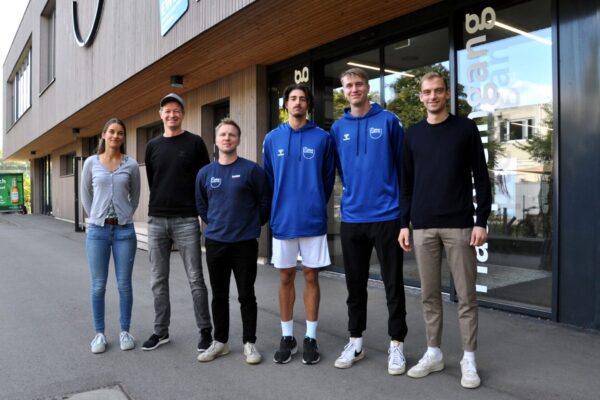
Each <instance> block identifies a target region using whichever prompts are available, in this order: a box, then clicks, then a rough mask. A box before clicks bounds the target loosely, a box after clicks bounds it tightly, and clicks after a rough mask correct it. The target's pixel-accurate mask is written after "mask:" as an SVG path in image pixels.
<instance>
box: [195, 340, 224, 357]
mask: <svg viewBox="0 0 600 400" xmlns="http://www.w3.org/2000/svg"><path fill="white" fill-rule="evenodd" d="M225 354H229V346H228V345H227V343H221V342H218V341H216V340H213V341H212V343H211V344H210V346H209V347H208V349H206V351H204V352H202V353H200V354H199V355H198V361H200V362H207V361H212V360H214V359H215V358H217V357H220V356H224V355H225Z"/></svg>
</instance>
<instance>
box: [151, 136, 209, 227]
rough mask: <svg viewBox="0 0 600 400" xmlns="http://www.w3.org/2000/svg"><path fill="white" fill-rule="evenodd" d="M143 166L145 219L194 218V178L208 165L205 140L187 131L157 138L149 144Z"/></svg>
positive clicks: (195, 214) (195, 213)
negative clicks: (147, 197)
mask: <svg viewBox="0 0 600 400" xmlns="http://www.w3.org/2000/svg"><path fill="white" fill-rule="evenodd" d="M145 162H146V175H147V177H148V185H149V187H150V204H149V206H148V215H149V216H153V217H196V216H197V215H198V212H197V210H196V201H195V183H196V175H197V174H198V171H199V170H200V168H202V167H203V166H205V165H207V164H208V163H209V158H208V151H207V150H206V145H205V144H204V140H202V138H201V137H200V136H198V135H194V134H192V133H190V132H187V131H185V132H183V133H182V134H180V135H177V136H171V137H165V136H159V137H157V138H154V139H152V140H151V141H149V142H148V144H147V146H146V157H145Z"/></svg>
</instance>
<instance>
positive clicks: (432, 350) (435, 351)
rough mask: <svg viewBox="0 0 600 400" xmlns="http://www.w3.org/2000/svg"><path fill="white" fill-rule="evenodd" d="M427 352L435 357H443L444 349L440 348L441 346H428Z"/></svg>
mask: <svg viewBox="0 0 600 400" xmlns="http://www.w3.org/2000/svg"><path fill="white" fill-rule="evenodd" d="M427 353H429V355H430V356H432V357H433V358H436V359H440V358H442V349H440V348H439V347H431V346H427Z"/></svg>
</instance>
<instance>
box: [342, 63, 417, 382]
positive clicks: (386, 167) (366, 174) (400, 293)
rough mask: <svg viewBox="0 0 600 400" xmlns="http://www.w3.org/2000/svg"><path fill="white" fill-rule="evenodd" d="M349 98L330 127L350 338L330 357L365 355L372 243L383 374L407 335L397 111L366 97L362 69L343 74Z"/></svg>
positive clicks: (396, 363) (346, 364) (399, 358)
mask: <svg viewBox="0 0 600 400" xmlns="http://www.w3.org/2000/svg"><path fill="white" fill-rule="evenodd" d="M341 83H342V88H343V91H344V96H345V97H346V99H347V100H348V102H349V103H350V108H347V109H346V110H345V112H344V115H343V116H342V118H340V119H338V120H337V121H336V122H335V123H334V124H333V126H332V127H331V135H332V136H333V138H334V140H335V147H336V164H337V168H338V171H339V174H340V177H341V179H342V185H343V192H342V200H341V213H342V223H341V226H340V233H341V240H342V251H343V254H344V269H345V272H346V286H347V288H348V298H347V300H346V303H347V305H348V331H349V332H350V341H349V342H348V344H347V345H346V346H345V347H344V350H343V351H342V354H341V355H340V356H339V357H338V359H337V360H336V361H335V366H336V367H337V368H350V367H351V366H352V365H353V364H354V363H355V362H356V361H359V360H361V359H362V358H364V355H365V352H364V349H363V343H362V334H363V331H365V330H366V329H367V281H368V279H369V261H370V259H371V253H372V251H373V247H375V251H376V252H377V257H378V258H379V263H380V266H381V277H382V279H383V283H384V286H385V294H386V298H387V306H388V313H389V317H388V335H389V336H390V337H391V342H390V347H389V350H388V373H389V374H391V375H400V374H403V373H404V371H405V369H406V361H405V358H404V353H403V351H404V349H403V345H404V337H405V336H406V332H407V328H406V306H405V297H404V279H403V273H402V250H401V249H400V246H399V244H398V242H397V238H398V234H399V232H400V167H401V162H400V160H401V154H402V141H403V138H404V130H403V129H402V123H401V122H400V120H399V119H398V117H397V116H396V115H394V114H393V113H391V112H389V111H386V110H384V109H382V108H381V106H380V105H379V104H377V103H370V102H369V97H368V96H369V89H370V88H369V78H368V75H367V73H366V72H365V71H363V70H362V69H360V68H351V69H349V70H347V71H345V72H344V73H342V75H341Z"/></svg>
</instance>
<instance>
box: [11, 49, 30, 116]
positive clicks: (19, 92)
mask: <svg viewBox="0 0 600 400" xmlns="http://www.w3.org/2000/svg"><path fill="white" fill-rule="evenodd" d="M9 85H10V86H12V87H11V96H12V102H11V103H12V113H11V116H12V123H15V122H16V121H17V120H18V119H19V118H21V116H22V115H23V114H24V113H25V111H27V109H29V107H31V45H29V47H28V48H27V49H26V50H25V51H24V52H23V55H22V56H21V58H20V59H19V63H18V64H17V66H16V67H15V72H14V73H13V76H12V79H11V80H10V81H9Z"/></svg>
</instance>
